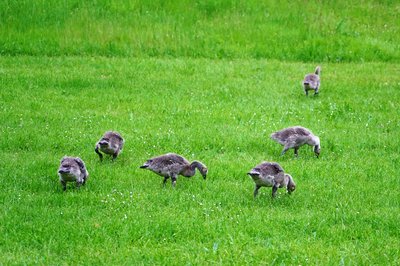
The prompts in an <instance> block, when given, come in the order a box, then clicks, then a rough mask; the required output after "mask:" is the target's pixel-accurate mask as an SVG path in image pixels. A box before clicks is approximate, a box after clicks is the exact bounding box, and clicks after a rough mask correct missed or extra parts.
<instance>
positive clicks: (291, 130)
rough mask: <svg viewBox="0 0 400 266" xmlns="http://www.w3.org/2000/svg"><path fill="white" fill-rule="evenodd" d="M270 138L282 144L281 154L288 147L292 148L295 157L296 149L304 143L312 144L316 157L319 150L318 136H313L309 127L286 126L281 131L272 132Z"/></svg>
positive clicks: (296, 154)
mask: <svg viewBox="0 0 400 266" xmlns="http://www.w3.org/2000/svg"><path fill="white" fill-rule="evenodd" d="M271 138H272V139H273V140H275V141H276V142H278V143H280V144H281V145H283V146H284V148H283V151H282V155H284V154H285V152H286V151H287V150H288V149H291V148H293V149H294V155H295V156H296V157H297V156H298V149H299V148H300V147H301V146H303V145H305V144H308V145H310V146H314V153H315V155H317V158H318V157H319V154H320V152H321V144H320V141H319V138H318V137H317V136H315V135H314V134H313V133H312V132H311V131H310V130H309V129H307V128H304V127H300V126H295V127H288V128H285V129H282V130H281V131H278V132H275V133H272V134H271Z"/></svg>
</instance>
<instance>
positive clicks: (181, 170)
mask: <svg viewBox="0 0 400 266" xmlns="http://www.w3.org/2000/svg"><path fill="white" fill-rule="evenodd" d="M140 168H144V169H149V170H151V171H153V172H154V173H156V174H158V175H160V176H163V177H164V181H163V186H164V187H165V183H166V182H167V180H168V178H171V181H172V186H173V187H175V185H176V178H177V176H178V175H182V176H185V177H192V176H194V174H195V173H196V168H197V169H198V170H199V171H200V173H201V175H202V176H203V178H204V179H206V176H207V172H208V169H207V167H206V166H205V165H204V164H203V163H201V162H199V161H193V162H192V163H190V162H189V161H188V160H186V159H185V158H183V157H182V156H180V155H178V154H175V153H167V154H164V155H161V156H158V157H154V158H151V159H149V160H147V161H146V162H145V163H144V164H143V165H142V166H140Z"/></svg>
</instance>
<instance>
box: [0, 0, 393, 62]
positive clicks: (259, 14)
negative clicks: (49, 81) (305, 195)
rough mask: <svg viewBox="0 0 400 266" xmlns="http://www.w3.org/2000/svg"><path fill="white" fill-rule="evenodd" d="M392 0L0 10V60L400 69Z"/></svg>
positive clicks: (51, 4) (200, 1)
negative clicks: (264, 61) (255, 62)
mask: <svg viewBox="0 0 400 266" xmlns="http://www.w3.org/2000/svg"><path fill="white" fill-rule="evenodd" d="M399 10H400V6H399V3H397V2H396V1H362V2H359V3H353V2H349V1H343V0H341V1H324V2H323V3H322V2H320V1H298V0H297V1H287V2H282V1H275V0H272V1H259V0H254V1H253V0H251V1H241V0H236V1H228V0H196V1H187V0H184V1H164V0H155V1H142V0H135V1H120V0H112V1H109V0H107V1H104V0H100V1H78V0H71V1H54V0H51V1H32V0H18V1H16V0H3V1H1V3H0V54H1V55H81V56H84V55H94V56H95V55H102V56H135V57H143V56H144V57H164V58H171V57H172V58H179V57H192V58H230V59H232V58H256V59H257V58H258V59H261V58H268V59H279V60H290V61H307V62H315V61H318V62H322V61H324V62H353V61H356V62H365V61H386V62H398V61H399V59H400V54H399V51H400V47H399V43H400V39H399V38H400V33H399V28H400V22H399V21H400V20H399V19H398V13H399Z"/></svg>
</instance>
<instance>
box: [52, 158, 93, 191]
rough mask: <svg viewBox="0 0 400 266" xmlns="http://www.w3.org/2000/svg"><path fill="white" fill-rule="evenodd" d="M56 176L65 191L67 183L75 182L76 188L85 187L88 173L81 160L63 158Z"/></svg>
mask: <svg viewBox="0 0 400 266" xmlns="http://www.w3.org/2000/svg"><path fill="white" fill-rule="evenodd" d="M58 176H59V177H60V183H61V185H62V187H63V190H64V191H65V190H66V189H67V182H76V186H77V187H78V188H79V187H80V186H81V185H85V183H86V180H87V179H88V177H89V173H88V171H87V170H86V166H85V163H84V162H83V161H82V159H81V158H79V157H68V156H64V157H63V158H62V159H61V162H60V167H59V168H58Z"/></svg>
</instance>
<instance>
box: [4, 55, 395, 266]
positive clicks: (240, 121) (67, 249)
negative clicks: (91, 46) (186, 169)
mask: <svg viewBox="0 0 400 266" xmlns="http://www.w3.org/2000/svg"><path fill="white" fill-rule="evenodd" d="M314 68H315V65H311V64H302V63H281V62H277V61H268V60H206V59H132V58H128V59H118V58H113V59H110V58H97V57H95V58H92V57H57V58H52V57H3V58H1V59H0V74H1V75H0V85H1V91H0V100H1V105H0V114H1V116H0V132H1V137H0V150H1V152H0V168H1V182H0V200H1V204H2V208H1V212H0V235H1V236H2V237H1V238H0V263H2V264H51V265H53V264H108V265H109V264H160V265H161V264H163V265H165V264H172V265H182V264H209V265H211V264H212V265H214V264H234V265H243V264H304V265H307V264H323V265H326V264H356V265H359V264H362V265H368V264H384V265H388V264H393V265H395V264H398V263H399V251H398V246H399V244H400V243H399V230H398V221H399V218H400V217H399V196H398V195H399V194H398V189H399V181H398V174H397V170H396V168H397V167H398V165H399V149H398V147H399V138H398V128H399V110H398V99H399V98H400V97H399V96H400V95H399V89H400V78H399V76H398V73H399V70H400V69H399V67H398V65H396V64H384V63H368V64H324V65H322V71H323V72H322V85H321V92H320V95H319V96H317V97H312V96H311V97H306V96H304V93H303V91H302V87H301V80H302V78H303V76H304V74H305V73H308V72H310V71H312V70H313V69H314ZM292 125H302V126H305V127H308V128H310V129H311V130H312V131H313V132H314V133H315V134H316V135H318V136H319V137H320V138H321V146H322V152H321V156H320V158H319V159H317V158H315V157H314V155H313V152H312V149H311V148H310V147H303V148H302V149H300V151H299V154H300V155H299V158H297V159H295V158H294V157H293V153H292V152H288V153H287V154H286V155H285V156H283V157H282V156H280V152H281V150H282V147H281V146H280V145H279V144H277V143H275V142H273V141H272V140H270V139H269V135H270V133H272V132H274V131H276V130H279V129H281V128H284V127H287V126H292ZM110 129H113V130H117V131H119V132H120V133H121V134H122V135H123V136H124V138H125V139H126V145H125V147H124V150H123V152H122V154H121V155H120V157H118V159H117V160H116V161H115V162H112V161H111V160H110V159H108V158H106V159H105V160H104V162H100V161H99V159H98V157H97V155H96V154H95V152H94V145H95V143H96V142H97V140H98V139H99V138H100V137H101V135H102V134H103V133H104V131H106V130H110ZM166 152H176V153H179V154H182V155H184V156H185V157H186V158H188V159H189V160H195V159H196V160H200V161H202V162H204V163H205V164H206V165H207V166H208V168H209V175H208V178H207V180H205V181H204V180H202V178H201V176H200V175H199V174H197V175H196V176H194V177H193V178H191V179H187V178H183V177H180V178H178V182H177V187H176V188H175V189H172V188H171V185H170V183H168V184H167V186H166V188H164V189H163V188H162V185H161V183H162V178H161V177H159V176H156V175H155V174H153V173H151V172H149V171H146V170H142V169H139V166H140V165H141V164H142V163H143V162H144V161H145V160H147V159H148V158H150V157H152V156H155V155H159V154H163V153H166ZM64 155H70V156H80V157H81V158H82V159H83V160H84V161H85V163H86V165H87V167H88V171H89V174H90V176H89V179H88V182H87V184H86V186H84V187H82V188H81V189H79V190H77V189H75V188H74V184H69V186H68V190H67V191H66V192H62V189H61V186H60V184H59V182H58V177H57V168H58V165H59V161H60V159H61V158H62V156H64ZM263 160H268V161H277V162H279V163H280V164H281V165H282V167H283V168H284V169H285V170H286V171H287V172H288V173H290V174H291V175H292V176H293V177H294V179H295V181H296V183H297V190H296V191H295V192H294V193H293V194H292V195H291V196H288V195H286V194H285V193H284V191H283V190H282V191H280V192H279V196H278V197H277V198H276V199H275V200H272V199H271V189H267V188H262V189H261V190H260V195H259V197H258V198H256V199H253V197H252V192H253V182H252V180H251V179H250V178H249V177H248V176H247V175H246V173H247V171H248V170H250V169H251V168H252V167H253V166H255V165H256V164H258V163H259V162H261V161H263Z"/></svg>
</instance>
